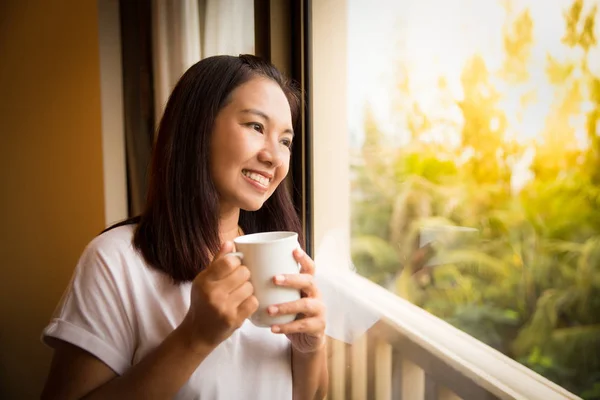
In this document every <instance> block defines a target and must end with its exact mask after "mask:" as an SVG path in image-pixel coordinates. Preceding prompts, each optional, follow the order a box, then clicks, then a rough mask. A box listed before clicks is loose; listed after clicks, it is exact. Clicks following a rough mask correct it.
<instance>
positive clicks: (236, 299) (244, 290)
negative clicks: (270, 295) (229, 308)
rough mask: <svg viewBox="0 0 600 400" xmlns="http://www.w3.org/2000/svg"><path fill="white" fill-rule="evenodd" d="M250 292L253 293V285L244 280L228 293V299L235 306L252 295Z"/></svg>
mask: <svg viewBox="0 0 600 400" xmlns="http://www.w3.org/2000/svg"><path fill="white" fill-rule="evenodd" d="M252 294H254V286H252V284H251V283H250V282H249V281H246V282H244V283H243V284H242V285H240V286H239V287H238V288H237V289H235V290H234V291H233V292H231V293H230V295H229V301H230V302H231V304H233V305H234V306H235V307H237V306H239V305H240V304H242V303H243V302H244V301H246V300H247V299H248V298H249V297H250V296H252Z"/></svg>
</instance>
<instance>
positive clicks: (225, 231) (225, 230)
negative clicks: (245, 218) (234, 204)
mask: <svg viewBox="0 0 600 400" xmlns="http://www.w3.org/2000/svg"><path fill="white" fill-rule="evenodd" d="M239 220H240V209H239V208H237V209H234V210H228V211H227V212H221V215H220V218H219V238H220V239H221V243H222V242H225V241H228V240H233V239H235V238H236V237H238V236H239V235H240V234H241V230H240V228H239V225H238V223H239Z"/></svg>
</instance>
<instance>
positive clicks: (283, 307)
mask: <svg viewBox="0 0 600 400" xmlns="http://www.w3.org/2000/svg"><path fill="white" fill-rule="evenodd" d="M294 258H295V259H296V261H298V263H299V264H300V267H301V268H300V273H299V274H291V275H278V276H275V277H274V278H273V282H274V283H275V284H276V285H277V286H283V287H289V288H294V289H298V290H300V291H301V295H302V298H301V299H300V300H297V301H292V302H289V303H283V304H276V305H272V306H270V307H269V308H268V309H267V311H268V313H269V314H270V315H284V314H297V315H298V317H297V318H296V320H295V321H293V322H290V323H287V324H282V325H273V326H272V327H271V331H272V332H274V333H285V335H286V336H287V337H288V339H289V340H290V342H292V348H293V349H294V350H296V351H299V352H301V353H311V352H315V351H317V350H320V349H321V348H322V347H323V346H324V345H325V304H324V303H323V300H322V299H321V293H320V292H319V289H318V288H317V285H316V284H315V281H314V277H315V263H314V261H313V260H312V259H311V258H310V257H309V256H308V255H307V254H306V253H305V252H304V251H303V250H301V249H297V250H295V251H294Z"/></svg>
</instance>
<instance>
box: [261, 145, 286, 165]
mask: <svg viewBox="0 0 600 400" xmlns="http://www.w3.org/2000/svg"><path fill="white" fill-rule="evenodd" d="M258 161H260V162H261V163H264V164H267V165H268V166H269V167H271V168H277V167H279V166H280V165H281V163H282V162H283V154H282V152H281V150H280V149H279V143H275V144H274V143H272V141H271V140H265V145H264V146H263V148H262V149H261V150H260V151H259V152H258Z"/></svg>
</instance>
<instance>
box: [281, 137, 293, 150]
mask: <svg viewBox="0 0 600 400" xmlns="http://www.w3.org/2000/svg"><path fill="white" fill-rule="evenodd" d="M281 144H282V145H284V146H285V147H287V148H288V149H291V148H292V141H291V140H290V139H283V140H282V141H281Z"/></svg>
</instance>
